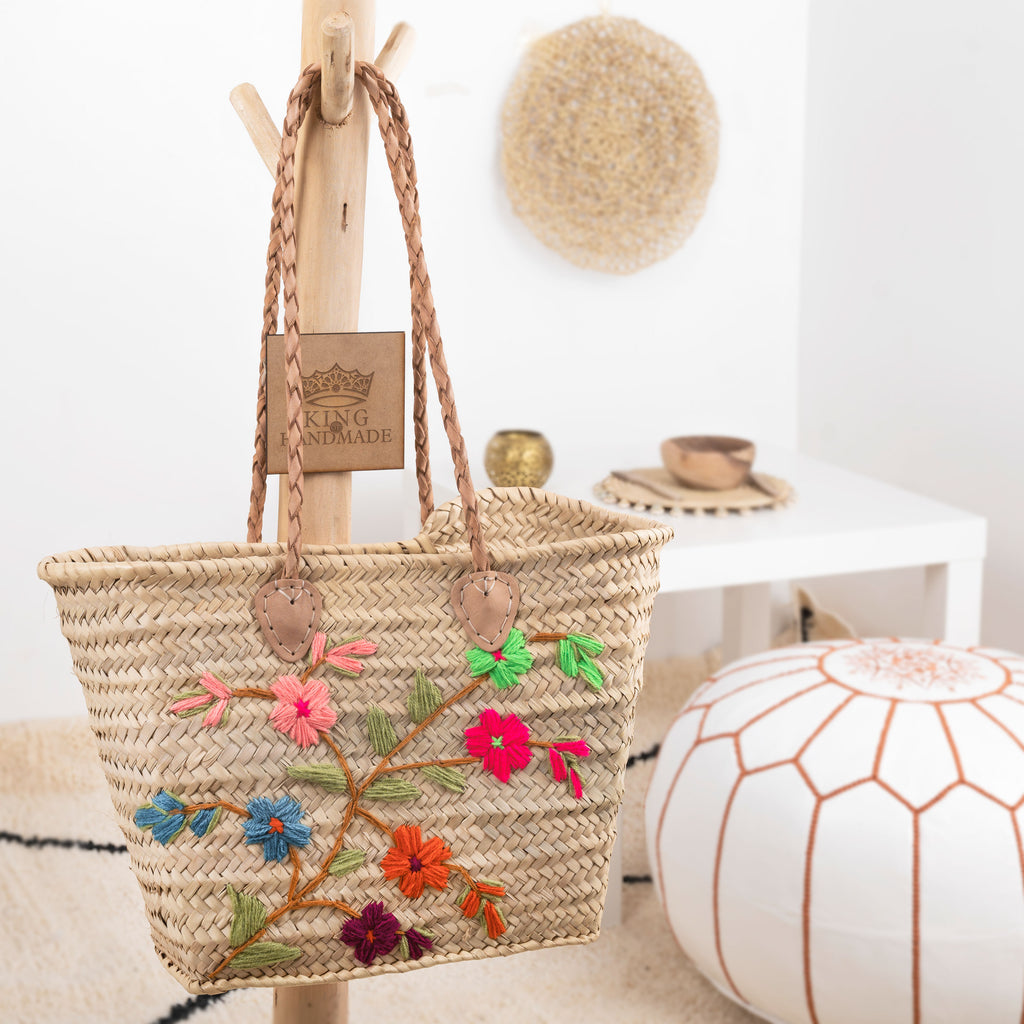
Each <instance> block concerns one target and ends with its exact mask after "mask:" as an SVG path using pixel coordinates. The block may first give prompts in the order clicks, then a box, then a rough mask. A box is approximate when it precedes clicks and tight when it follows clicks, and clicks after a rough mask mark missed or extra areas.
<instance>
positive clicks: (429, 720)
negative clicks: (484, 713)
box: [358, 676, 488, 796]
mask: <svg viewBox="0 0 1024 1024" xmlns="http://www.w3.org/2000/svg"><path fill="white" fill-rule="evenodd" d="M487 678H488V677H487V676H480V677H479V678H477V679H474V680H473V681H472V682H471V683H468V684H467V685H466V686H464V687H463V688H462V689H461V690H459V692H458V693H457V694H455V696H454V697H451V698H450V699H449V700H446V701H445V702H444V703H443V704H442V705H441V706H440V707H439V708H438V709H437V710H436V711H435V712H433V714H431V715H428V716H427V717H426V718H424V719H423V721H422V722H420V724H419V725H417V726H416V728H415V729H413V730H412V732H410V733H408V734H407V735H406V737H405V739H403V740H400V741H399V742H398V743H397V744H396V745H395V749H394V750H392V751H391V753H390V754H388V755H386V756H385V757H384V758H382V759H381V761H380V763H379V764H378V765H377V767H376V768H375V769H374V770H373V771H372V772H371V773H370V776H369V778H368V779H367V780H366V781H365V782H364V783H363V784H362V786H361V787H360V789H359V793H358V796H362V795H363V793H365V792H366V790H367V789H368V788H369V787H370V785H371V784H372V783H373V782H374V781H375V780H376V779H377V778H378V777H379V776H380V775H383V774H384V772H385V771H386V770H387V765H388V764H390V763H391V759H392V758H393V757H394V756H395V754H397V753H398V752H399V751H400V750H401V749H402V747H404V746H405V745H406V744H408V743H411V742H412V741H413V740H414V739H415V738H416V737H417V736H418V735H419V734H420V733H421V732H423V730H424V729H426V728H427V727H428V726H430V725H433V723H434V722H435V721H437V719H438V718H440V717H441V715H443V714H444V713H445V712H446V711H447V710H448V709H449V708H450V707H453V706H454V705H456V704H458V703H459V701H460V700H462V699H463V698H464V697H468V696H469V695H470V694H471V693H472V692H473V691H474V690H475V689H477V688H478V687H480V686H481V685H483V683H484V682H485V681H486V680H487Z"/></svg>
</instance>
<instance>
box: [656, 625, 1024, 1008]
mask: <svg viewBox="0 0 1024 1024" xmlns="http://www.w3.org/2000/svg"><path fill="white" fill-rule="evenodd" d="M1022 803H1024V658H1021V657H1020V656H1018V655H1014V654H1008V653H1005V652H1002V651H993V650H986V649H980V648H977V649H973V650H965V649H963V648H956V647H952V646H949V645H945V644H937V643H930V642H925V641H899V640H864V641H860V640H842V641H832V642H827V643H813V644H803V645H800V646H795V647H787V648H783V649H781V650H776V651H771V652H767V653H765V654H761V655H756V656H754V657H752V658H747V659H744V660H742V661H738V662H735V663H734V664H732V665H729V666H727V667H725V668H724V669H722V671H721V672H719V673H718V674H717V675H716V676H714V677H713V678H712V679H710V680H709V681H708V682H707V683H705V684H704V686H703V687H702V688H701V689H700V690H698V691H697V693H696V694H694V696H693V697H692V698H691V699H690V700H689V701H688V702H687V703H686V705H684V707H683V710H682V711H681V712H680V714H679V716H678V717H677V718H676V720H675V722H674V723H673V725H672V727H671V729H670V730H669V733H668V735H667V737H666V739H665V742H664V743H663V744H662V748H661V752H660V755H659V758H658V763H657V767H656V769H655V772H654V775H653V778H652V780H651V785H650V789H649V790H648V794H647V805H646V825H647V838H648V849H649V853H650V858H651V864H652V869H653V873H654V879H655V883H656V885H657V886H658V890H659V893H660V896H661V899H662V902H663V904H664V907H665V910H666V913H667V915H668V919H669V922H670V924H671V926H672V929H673V931H674V933H675V936H676V938H677V940H678V942H679V945H680V946H681V947H682V949H683V950H684V951H685V952H686V953H687V954H688V955H689V956H690V957H691V958H692V959H693V960H694V962H695V963H696V964H697V966H698V967H699V968H700V969H701V970H702V971H703V972H704V973H705V974H706V975H707V976H708V977H709V978H710V979H711V980H712V981H713V982H714V983H715V984H716V985H717V986H718V987H719V988H720V989H721V990H722V991H723V992H725V993H726V995H729V996H731V997H732V998H733V999H735V1000H736V1001H738V1002H740V1003H742V1004H743V1005H744V1006H746V1007H747V1008H748V1009H750V1010H752V1011H753V1012H754V1013H757V1014H759V1015H760V1016H762V1017H764V1018H765V1019H767V1020H771V1021H776V1022H780V1024H1021V1021H1022V1018H1024V843H1022V834H1024V809H1022Z"/></svg>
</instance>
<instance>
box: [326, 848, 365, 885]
mask: <svg viewBox="0 0 1024 1024" xmlns="http://www.w3.org/2000/svg"><path fill="white" fill-rule="evenodd" d="M365 860H366V854H365V853H363V851H362V850H341V851H340V852H339V853H338V854H337V856H336V857H335V858H334V860H332V861H331V866H330V867H329V868H328V869H327V870H328V872H329V873H330V874H332V875H334V877H335V878H341V877H343V876H344V875H348V874H351V873H352V872H353V871H355V869H356V868H358V867H361V866H362V864H363V861H365Z"/></svg>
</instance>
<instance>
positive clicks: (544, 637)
mask: <svg viewBox="0 0 1024 1024" xmlns="http://www.w3.org/2000/svg"><path fill="white" fill-rule="evenodd" d="M568 639H569V634H568V633H534V634H533V636H531V637H530V643H533V642H534V641H536V642H537V643H543V642H544V641H552V640H568Z"/></svg>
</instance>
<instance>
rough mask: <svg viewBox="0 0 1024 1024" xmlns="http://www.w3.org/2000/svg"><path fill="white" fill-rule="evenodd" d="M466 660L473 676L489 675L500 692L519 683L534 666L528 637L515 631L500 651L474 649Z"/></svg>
mask: <svg viewBox="0 0 1024 1024" xmlns="http://www.w3.org/2000/svg"><path fill="white" fill-rule="evenodd" d="M466 660H467V661H468V662H469V670H470V672H472V674H473V676H474V677H476V676H483V675H489V676H490V677H491V680H492V681H493V682H494V685H495V686H497V687H498V689H499V690H507V689H508V688H509V687H510V686H516V685H517V684H518V683H519V677H520V676H521V675H522V674H523V673H524V672H528V671H529V670H530V668H531V667H532V666H533V655H532V654H531V653H530V652H529V651H528V650H527V649H526V637H524V636H523V634H522V631H521V630H518V629H513V630H512V631H511V632H510V633H509V635H508V639H507V640H506V641H505V643H504V644H503V645H502V647H501V650H500V651H485V650H484V649H483V648H482V647H474V648H473V649H472V650H469V651H466Z"/></svg>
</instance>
